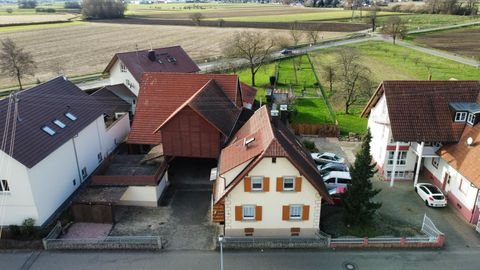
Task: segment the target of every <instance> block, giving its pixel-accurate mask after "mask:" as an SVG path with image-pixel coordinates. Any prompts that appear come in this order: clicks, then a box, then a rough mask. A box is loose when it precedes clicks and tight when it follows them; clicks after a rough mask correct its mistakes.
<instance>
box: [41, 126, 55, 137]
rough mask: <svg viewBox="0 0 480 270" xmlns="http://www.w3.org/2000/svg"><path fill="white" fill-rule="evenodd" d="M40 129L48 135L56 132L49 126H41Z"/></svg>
mask: <svg viewBox="0 0 480 270" xmlns="http://www.w3.org/2000/svg"><path fill="white" fill-rule="evenodd" d="M42 130H43V131H44V132H45V133H47V134H48V135H50V136H53V135H55V133H57V132H55V130H53V129H52V128H50V127H49V126H43V127H42Z"/></svg>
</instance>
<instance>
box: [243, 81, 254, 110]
mask: <svg viewBox="0 0 480 270" xmlns="http://www.w3.org/2000/svg"><path fill="white" fill-rule="evenodd" d="M240 85H241V86H242V101H243V106H246V104H251V105H253V102H254V101H255V97H256V96H257V89H256V88H254V87H251V86H250V85H248V84H244V83H240Z"/></svg>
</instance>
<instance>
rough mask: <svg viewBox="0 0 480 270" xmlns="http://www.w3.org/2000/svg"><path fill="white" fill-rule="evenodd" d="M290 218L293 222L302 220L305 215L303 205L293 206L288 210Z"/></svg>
mask: <svg viewBox="0 0 480 270" xmlns="http://www.w3.org/2000/svg"><path fill="white" fill-rule="evenodd" d="M288 212H289V213H288V217H289V219H292V220H298V219H302V215H303V205H301V204H291V205H290V207H289V209H288Z"/></svg>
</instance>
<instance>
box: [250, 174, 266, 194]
mask: <svg viewBox="0 0 480 270" xmlns="http://www.w3.org/2000/svg"><path fill="white" fill-rule="evenodd" d="M251 181H252V182H251V184H252V191H263V176H252V178H251ZM254 184H260V187H254Z"/></svg>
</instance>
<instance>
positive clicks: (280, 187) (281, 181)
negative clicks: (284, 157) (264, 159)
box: [277, 177, 283, 191]
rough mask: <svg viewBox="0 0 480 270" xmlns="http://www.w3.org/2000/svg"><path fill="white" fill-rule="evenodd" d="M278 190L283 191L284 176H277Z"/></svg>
mask: <svg viewBox="0 0 480 270" xmlns="http://www.w3.org/2000/svg"><path fill="white" fill-rule="evenodd" d="M277 191H283V178H282V177H277Z"/></svg>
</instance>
